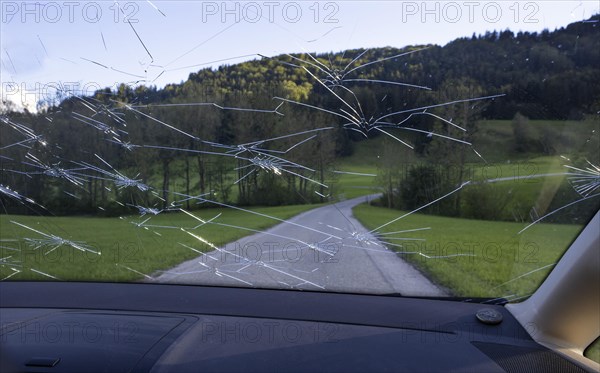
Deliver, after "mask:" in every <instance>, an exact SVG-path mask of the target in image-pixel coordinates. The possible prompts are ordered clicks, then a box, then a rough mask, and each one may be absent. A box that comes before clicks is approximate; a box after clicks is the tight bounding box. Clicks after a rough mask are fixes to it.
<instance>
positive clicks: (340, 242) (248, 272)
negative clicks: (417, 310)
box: [155, 195, 445, 296]
mask: <svg viewBox="0 0 600 373" xmlns="http://www.w3.org/2000/svg"><path fill="white" fill-rule="evenodd" d="M374 196H376V195H373V196H366V197H359V198H355V199H351V200H347V201H343V202H339V203H337V204H335V205H328V206H324V207H320V208H317V209H314V210H310V211H307V212H304V213H302V214H300V215H298V216H296V217H294V218H293V219H290V220H288V222H289V223H281V224H278V225H277V226H274V227H272V228H271V229H269V230H266V231H265V232H261V233H257V234H254V235H252V236H248V237H245V238H242V239H240V240H238V241H236V242H233V243H231V244H228V245H227V246H226V247H223V248H220V249H219V250H215V251H213V252H211V253H208V254H206V255H202V256H200V257H198V258H195V259H193V260H190V261H187V262H184V263H182V264H180V265H178V266H177V267H175V268H173V269H171V270H169V271H167V272H166V273H162V274H160V276H157V277H156V278H155V280H156V281H159V282H177V283H193V284H214V285H231V286H255V287H271V288H272V287H287V286H289V287H295V288H301V289H312V290H319V289H324V290H330V291H341V292H361V293H363V292H369V293H399V294H401V295H407V296H408V295H418V296H443V295H445V292H444V291H443V290H442V289H441V288H439V287H438V286H436V285H435V284H433V283H432V282H431V281H429V280H428V279H427V278H425V277H424V276H423V275H422V274H421V273H420V272H419V271H417V270H416V269H414V268H413V267H412V266H410V265H409V264H407V263H406V262H405V261H403V260H402V259H400V258H399V257H398V256H397V255H396V254H393V253H392V252H390V251H389V250H387V249H385V247H384V246H383V245H382V244H381V242H379V241H378V240H376V239H375V238H374V237H373V236H372V235H370V234H368V233H367V230H366V229H365V228H364V227H363V226H362V225H361V224H360V223H359V222H358V221H357V220H356V219H354V217H353V216H352V207H354V206H356V205H358V204H359V203H362V202H364V201H366V200H367V199H368V198H373V197H374ZM357 232H361V233H362V234H361V235H359V236H358V239H357V236H356V233H357ZM353 233H354V234H355V235H354V236H353ZM359 241H360V242H359ZM315 243H318V244H317V245H315ZM310 245H313V246H312V247H311V246H310Z"/></svg>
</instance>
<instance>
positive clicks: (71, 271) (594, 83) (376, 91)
mask: <svg viewBox="0 0 600 373" xmlns="http://www.w3.org/2000/svg"><path fill="white" fill-rule="evenodd" d="M1 6H2V24H1V26H2V30H1V31H2V32H1V35H2V36H1V38H2V39H1V43H2V50H1V53H2V56H1V62H2V65H1V69H2V74H1V75H2V78H1V93H2V106H1V109H0V110H1V118H0V119H1V120H0V165H1V167H0V168H1V172H0V208H1V213H2V215H0V224H1V225H0V227H1V236H0V250H1V251H0V279H2V280H10V281H12V280H35V281H55V280H60V281H76V280H85V281H118V282H130V281H142V282H153V283H185V284H196V285H223V286H239V287H260V288H281V289H296V290H317V291H336V292H352V293H373V294H399V295H404V296H435V297H439V296H441V297H467V298H486V299H487V300H485V301H487V302H495V301H496V300H498V301H504V300H507V301H520V300H522V299H524V298H526V297H527V296H528V295H529V294H531V293H532V292H533V291H535V289H536V288H537V287H538V286H539V284H540V283H541V282H542V281H543V279H544V278H545V276H546V275H547V274H548V273H549V272H550V271H551V270H552V268H553V266H554V265H555V264H556V262H557V261H558V260H559V258H560V257H561V255H562V254H563V252H564V251H565V250H566V248H567V247H568V246H569V244H570V243H571V242H572V241H573V239H574V238H575V237H576V236H577V234H578V233H579V232H580V230H581V229H582V228H583V227H584V226H585V224H586V223H587V222H588V221H589V219H590V218H591V217H592V215H593V214H594V213H595V212H596V211H597V210H598V207H599V203H600V198H598V196H599V194H600V193H599V185H600V158H599V153H598V148H599V146H600V144H599V137H598V135H599V127H600V120H599V113H600V85H598V81H600V69H599V66H600V23H599V20H600V17H599V16H598V12H599V8H598V2H597V1H564V2H560V1H551V2H550V1H548V2H539V1H536V2H516V1H515V2H504V1H503V2H490V1H485V2H443V1H435V2H433V1H432V2H412V1H397V2H391V1H381V2H377V1H368V2H367V1H365V2H359V1H335V2H306V1H302V2H211V1H185V2H176V1H169V2H166V1H162V2H161V1H119V2H104V1H103V2H78V1H75V2H39V3H38V2H21V1H19V2H10V1H5V2H2V4H1Z"/></svg>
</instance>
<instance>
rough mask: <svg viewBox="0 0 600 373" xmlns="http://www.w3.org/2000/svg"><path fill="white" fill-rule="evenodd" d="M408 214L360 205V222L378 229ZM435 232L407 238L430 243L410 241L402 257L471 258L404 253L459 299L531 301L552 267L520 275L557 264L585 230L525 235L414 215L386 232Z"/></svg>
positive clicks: (512, 227) (506, 227)
mask: <svg viewBox="0 0 600 373" xmlns="http://www.w3.org/2000/svg"><path fill="white" fill-rule="evenodd" d="M402 214H403V212H401V211H398V210H389V209H386V208H381V207H373V206H367V205H360V206H357V207H356V208H355V209H354V215H355V216H356V218H357V219H358V220H359V221H360V222H361V223H362V224H363V225H364V226H365V227H367V228H368V229H373V228H376V227H378V226H379V225H381V224H383V223H386V222H388V221H390V220H392V219H395V218H397V217H398V216H401V215H402ZM425 227H430V228H431V229H430V230H426V231H420V232H418V234H416V233H412V234H406V236H407V237H411V238H418V239H425V241H412V242H411V241H406V242H403V245H404V247H403V248H402V249H399V250H398V251H399V252H410V253H414V252H421V253H423V254H425V255H428V256H430V257H436V256H437V257H439V256H450V255H456V254H466V255H469V256H460V257H458V256H454V257H449V258H432V259H429V258H426V257H424V256H421V255H418V254H401V257H402V258H404V259H406V260H407V261H409V262H410V263H413V264H414V265H415V266H416V267H417V268H419V269H420V270H421V271H423V272H424V273H426V274H427V277H429V278H431V279H432V280H434V281H435V282H436V283H438V284H440V285H441V286H443V287H445V288H447V289H449V290H450V291H451V292H452V293H453V294H454V295H456V296H469V297H500V296H513V295H514V296H525V295H527V294H529V293H531V292H533V291H534V290H535V289H536V288H537V287H538V285H539V284H540V282H541V281H542V280H543V279H544V278H545V276H546V275H547V273H548V272H549V271H550V270H551V266H550V267H547V268H545V269H542V270H539V271H537V272H535V273H533V274H531V275H529V276H523V277H521V278H518V277H519V276H521V275H523V274H525V273H528V272H530V271H533V270H536V269H539V268H541V267H544V266H549V265H552V264H553V263H556V261H557V260H558V259H559V258H560V256H561V255H562V253H563V252H564V250H565V249H566V248H567V247H568V245H569V244H570V243H571V241H572V240H573V239H574V238H575V237H576V235H577V234H578V232H579V230H580V229H581V226H576V225H564V224H539V225H536V226H533V227H532V228H530V229H528V230H527V231H525V232H523V233H522V234H521V235H517V233H518V232H519V231H520V230H521V229H522V228H524V227H525V224H520V223H510V222H493V221H480V220H468V219H457V218H446V217H439V216H431V215H423V214H412V215H409V216H408V217H406V218H404V219H401V220H399V221H398V222H396V223H393V224H390V225H388V226H386V227H385V228H384V229H383V231H382V232H381V233H385V232H393V231H400V230H407V229H415V228H425Z"/></svg>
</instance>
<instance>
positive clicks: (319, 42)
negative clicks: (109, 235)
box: [0, 0, 600, 108]
mask: <svg viewBox="0 0 600 373" xmlns="http://www.w3.org/2000/svg"><path fill="white" fill-rule="evenodd" d="M599 3H600V2H599V1H598V0H593V1H578V0H569V1H531V2H528V1H520V2H517V1H454V2H449V1H426V2H424V1H331V2H328V1H320V2H316V1H295V2H280V1H255V2H234V1H228V2H223V1H214V2H213V1H168V2H167V1H164V2H163V1H120V2H118V3H115V2H111V1H96V2H79V1H64V2H63V1H57V2H40V3H38V4H36V3H35V2H29V3H27V2H25V3H24V2H22V1H14V2H13V1H2V2H1V3H0V5H1V6H2V9H1V10H2V20H1V30H0V31H1V32H0V34H1V44H2V50H1V53H2V54H1V63H2V65H1V83H2V86H1V89H2V98H3V100H6V99H9V100H11V101H13V102H17V103H19V102H23V103H25V104H27V103H29V105H30V108H32V107H33V105H34V103H35V101H36V100H37V99H39V98H40V97H42V96H44V95H45V94H47V93H48V92H50V91H51V89H50V88H48V87H51V86H56V85H59V84H62V85H63V86H66V87H74V88H72V89H73V90H75V91H89V92H92V91H94V90H95V89H98V88H100V87H106V86H112V87H114V86H115V85H116V84H118V83H121V82H125V83H128V84H132V85H134V84H147V85H148V84H154V85H157V86H158V87H163V86H164V85H165V84H168V83H179V82H181V81H183V80H185V79H186V78H187V77H188V75H189V74H190V72H194V71H198V70H199V69H201V68H203V67H207V66H213V67H214V66H218V65H220V64H223V63H229V64H230V63H236V62H240V61H243V60H248V59H253V58H257V56H256V54H258V53H260V54H263V55H277V54H281V53H289V52H303V51H307V52H315V51H316V52H329V51H334V52H335V51H340V50H344V49H348V48H366V47H385V46H392V47H403V46H406V45H414V44H427V43H434V44H439V45H444V44H446V43H447V42H449V41H451V40H454V39H456V38H458V37H461V36H471V35H472V34H473V33H477V34H483V33H485V32H486V31H491V30H503V29H507V28H508V29H510V30H513V31H515V32H517V31H520V30H527V31H541V30H543V29H546V28H547V29H550V30H554V29H555V28H558V27H563V26H566V25H568V24H569V23H572V22H577V21H582V20H585V19H587V18H589V17H590V16H591V15H593V14H597V13H598V12H600V9H599ZM126 16H129V18H127V17H126ZM126 19H129V21H130V22H131V23H128V22H126V21H125V20H126ZM132 26H133V27H132ZM138 37H139V38H138ZM214 61H217V62H214Z"/></svg>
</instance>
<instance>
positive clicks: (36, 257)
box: [0, 205, 316, 281]
mask: <svg viewBox="0 0 600 373" xmlns="http://www.w3.org/2000/svg"><path fill="white" fill-rule="evenodd" d="M314 207H316V205H301V206H284V207H265V208H253V209H252V211H255V212H258V213H262V214H268V215H270V216H274V217H277V218H280V219H287V218H290V217H292V216H294V215H297V214H299V213H301V212H304V211H307V210H309V209H311V208H314ZM193 214H194V215H195V216H197V217H200V218H202V219H205V220H208V219H211V218H213V217H215V216H216V215H218V214H221V215H220V216H219V218H218V219H216V220H214V222H216V223H222V224H230V225H235V226H242V227H245V228H250V229H256V230H264V229H266V228H268V227H270V226H273V225H275V224H277V223H279V222H278V221H276V220H273V219H269V218H265V217H261V216H257V215H252V214H249V213H247V212H242V211H236V210H233V209H226V208H213V209H204V210H198V211H194V212H193ZM148 217H149V215H146V216H145V217H143V218H141V217H139V216H130V217H124V218H122V219H119V218H92V217H35V216H14V215H1V216H0V237H1V239H2V241H1V249H0V253H1V254H0V258H5V259H4V261H5V262H17V261H19V262H20V263H19V264H20V265H22V266H23V267H22V272H21V273H19V274H16V275H14V276H12V277H11V279H14V280H23V279H33V280H44V279H45V280H47V279H48V277H46V276H44V275H41V274H38V273H36V272H34V271H32V270H37V271H41V272H44V273H46V274H50V275H52V276H54V277H57V278H58V279H61V280H101V281H133V280H139V279H142V278H143V276H142V275H141V274H138V273H135V272H133V271H131V270H129V269H127V268H125V266H126V267H129V268H131V269H134V270H136V271H138V272H140V273H143V274H152V273H154V272H155V271H158V270H165V269H168V268H171V267H173V266H175V265H177V264H179V263H181V262H183V261H185V260H189V259H192V258H194V257H197V256H198V255H200V254H199V253H198V252H197V251H193V250H191V249H189V248H186V247H185V246H182V245H181V244H184V245H187V246H189V247H192V248H194V249H195V250H198V251H201V252H205V251H212V250H213V249H212V248H210V247H209V246H208V245H207V244H204V243H202V242H200V241H199V240H198V239H197V238H194V237H193V236H191V235H189V234H187V233H185V232H183V231H182V230H180V229H167V228H149V229H144V228H140V227H138V226H136V225H135V224H132V222H137V223H139V222H142V221H143V220H145V219H146V218H148ZM11 221H14V222H17V223H20V224H23V225H25V226H28V227H30V228H33V229H36V230H38V231H40V232H43V233H52V234H54V235H60V236H61V237H62V238H65V239H68V240H71V241H76V242H78V241H80V242H84V243H85V244H86V245H87V246H86V247H89V249H91V250H94V251H96V252H100V253H101V255H96V254H93V253H90V252H81V251H80V250H77V249H75V248H73V247H72V246H68V245H63V246H61V247H59V248H57V249H56V250H55V251H53V252H51V253H49V254H47V255H44V253H46V252H48V251H49V250H51V248H52V247H54V245H49V246H44V247H41V248H39V249H35V245H28V244H27V243H26V242H25V241H24V240H23V238H25V237H27V238H35V239H39V238H43V236H41V235H40V234H37V233H35V232H33V231H31V230H28V229H26V228H23V227H21V226H19V225H17V224H14V223H12V222H11ZM146 224H151V225H160V226H173V227H186V228H192V227H194V226H196V225H198V224H200V222H199V221H197V220H195V219H194V218H192V217H190V216H188V215H186V214H184V213H181V212H177V213H162V214H160V215H157V216H152V218H151V219H150V220H149V221H148V222H146ZM189 231H190V232H192V233H194V234H195V235H197V236H201V237H202V238H203V239H205V240H206V241H208V242H210V243H212V244H214V245H216V246H222V245H225V244H226V243H229V242H232V241H235V240H237V239H239V238H241V237H243V236H246V235H249V234H252V233H254V232H250V231H247V230H241V229H233V228H228V227H224V226H219V225H214V224H210V225H205V226H202V227H199V228H197V229H189ZM7 257H12V258H9V259H6V258H7ZM17 268H18V267H17ZM12 273H13V272H12V271H11V270H9V269H8V268H6V267H3V266H0V279H1V278H5V277H6V276H8V275H10V274H12Z"/></svg>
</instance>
